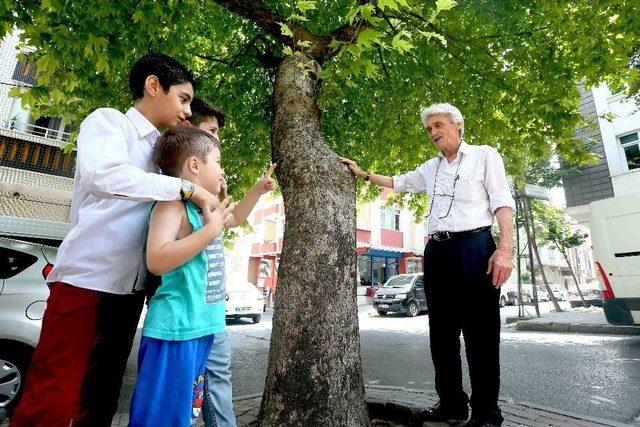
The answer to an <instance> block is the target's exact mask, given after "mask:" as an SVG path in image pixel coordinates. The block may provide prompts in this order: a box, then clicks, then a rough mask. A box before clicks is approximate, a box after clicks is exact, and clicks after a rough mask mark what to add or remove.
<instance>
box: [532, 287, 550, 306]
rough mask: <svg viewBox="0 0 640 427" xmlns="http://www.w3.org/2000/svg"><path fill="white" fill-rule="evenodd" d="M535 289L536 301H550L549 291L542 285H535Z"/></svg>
mask: <svg viewBox="0 0 640 427" xmlns="http://www.w3.org/2000/svg"><path fill="white" fill-rule="evenodd" d="M536 291H538V302H544V301H550V300H551V299H550V298H549V293H548V292H547V288H546V287H545V286H544V285H536Z"/></svg>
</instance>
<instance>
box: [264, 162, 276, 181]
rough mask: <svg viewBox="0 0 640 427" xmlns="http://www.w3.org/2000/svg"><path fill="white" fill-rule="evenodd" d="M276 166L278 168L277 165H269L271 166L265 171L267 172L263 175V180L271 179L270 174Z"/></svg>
mask: <svg viewBox="0 0 640 427" xmlns="http://www.w3.org/2000/svg"><path fill="white" fill-rule="evenodd" d="M276 166H278V164H277V163H271V165H270V166H269V169H267V171H266V172H265V173H264V175H262V177H263V178H271V174H272V173H273V171H274V170H275V168H276Z"/></svg>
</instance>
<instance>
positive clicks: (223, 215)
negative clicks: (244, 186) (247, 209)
mask: <svg viewBox="0 0 640 427" xmlns="http://www.w3.org/2000/svg"><path fill="white" fill-rule="evenodd" d="M230 201H231V198H230V197H226V198H225V199H224V200H223V201H222V202H220V203H219V204H218V209H215V210H213V211H210V210H208V209H202V218H203V219H204V224H205V225H207V226H209V227H213V228H214V229H216V230H222V227H224V226H226V225H227V224H228V223H229V222H231V221H233V209H234V208H235V207H236V204H235V203H232V204H229V202H230Z"/></svg>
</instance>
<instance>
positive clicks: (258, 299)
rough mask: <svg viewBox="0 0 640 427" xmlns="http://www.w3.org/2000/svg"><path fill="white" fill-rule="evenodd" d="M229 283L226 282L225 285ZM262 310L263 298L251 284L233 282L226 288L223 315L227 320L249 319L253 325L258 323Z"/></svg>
mask: <svg viewBox="0 0 640 427" xmlns="http://www.w3.org/2000/svg"><path fill="white" fill-rule="evenodd" d="M229 284H230V283H229V282H227V285H229ZM263 310H264V296H263V295H262V292H260V291H259V290H258V289H257V288H256V287H255V286H254V285H253V283H250V282H235V283H233V284H232V286H228V287H227V301H226V307H225V315H226V317H227V318H231V319H240V318H241V317H249V318H251V320H253V323H258V322H260V319H261V318H262V311H263Z"/></svg>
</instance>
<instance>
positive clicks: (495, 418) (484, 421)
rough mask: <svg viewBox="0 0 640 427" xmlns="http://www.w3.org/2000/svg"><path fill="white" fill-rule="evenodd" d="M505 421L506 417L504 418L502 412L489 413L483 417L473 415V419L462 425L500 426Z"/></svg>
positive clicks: (469, 426) (472, 426) (470, 426)
mask: <svg viewBox="0 0 640 427" xmlns="http://www.w3.org/2000/svg"><path fill="white" fill-rule="evenodd" d="M503 421H504V418H502V415H500V414H495V415H489V416H486V417H482V418H479V417H475V416H472V417H471V419H470V420H469V421H467V422H466V423H464V424H462V426H464V427H500V426H501V425H502V422H503Z"/></svg>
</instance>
